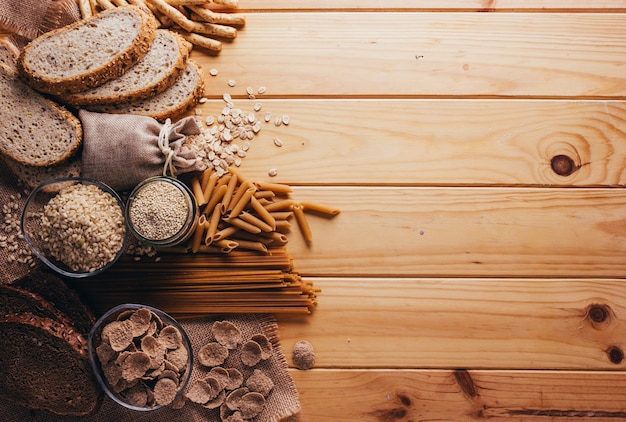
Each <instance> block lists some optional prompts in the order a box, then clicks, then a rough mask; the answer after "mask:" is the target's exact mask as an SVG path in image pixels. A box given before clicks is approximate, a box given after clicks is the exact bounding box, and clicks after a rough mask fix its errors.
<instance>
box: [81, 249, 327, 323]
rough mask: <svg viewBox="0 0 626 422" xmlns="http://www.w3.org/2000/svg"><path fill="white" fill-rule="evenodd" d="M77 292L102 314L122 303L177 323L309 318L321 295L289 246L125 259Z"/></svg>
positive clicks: (83, 283) (83, 285) (164, 253)
mask: <svg viewBox="0 0 626 422" xmlns="http://www.w3.org/2000/svg"><path fill="white" fill-rule="evenodd" d="M72 287H73V288H74V289H76V290H77V291H78V292H79V294H80V295H81V296H82V297H83V298H84V299H85V300H86V301H87V302H88V303H89V304H90V305H91V306H92V307H93V308H94V310H95V311H96V312H97V313H99V314H101V313H104V312H106V311H107V310H108V309H110V308H112V307H114V306H117V305H119V304H121V303H143V304H146V305H150V306H154V307H156V308H158V309H161V310H163V311H165V312H167V313H168V314H170V315H172V316H173V317H175V318H190V317H200V316H204V315H209V314H233V313H235V314H251V313H291V314H308V313H311V312H312V311H313V309H314V308H315V306H316V305H317V293H319V290H318V289H316V288H314V286H313V284H312V283H309V282H306V281H305V280H303V279H302V277H301V276H300V275H299V274H298V273H297V272H295V271H294V270H293V266H292V259H291V257H290V256H289V254H288V253H287V251H286V248H285V247H284V246H279V247H274V248H270V249H269V250H268V253H267V254H259V253H255V252H253V251H232V252H231V253H229V254H202V255H193V254H184V253H172V252H160V253H159V260H158V262H155V260H153V259H147V260H139V261H136V260H134V259H133V258H132V257H130V256H124V257H122V259H120V260H119V261H118V262H117V263H116V264H115V265H114V266H113V267H112V268H111V269H109V270H108V271H107V272H105V273H103V274H100V275H97V276H94V277H92V278H90V279H89V281H87V282H86V281H81V280H74V281H73V285H72Z"/></svg>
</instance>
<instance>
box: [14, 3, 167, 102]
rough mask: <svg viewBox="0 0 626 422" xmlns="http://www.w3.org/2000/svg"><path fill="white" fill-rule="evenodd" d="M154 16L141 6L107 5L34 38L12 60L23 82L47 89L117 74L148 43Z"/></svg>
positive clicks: (66, 88)
mask: <svg viewBox="0 0 626 422" xmlns="http://www.w3.org/2000/svg"><path fill="white" fill-rule="evenodd" d="M157 27H158V21H157V20H156V18H155V17H154V15H153V14H152V13H151V12H150V11H149V10H148V9H147V8H144V7H140V6H124V7H116V8H114V9H109V10H106V11H103V12H101V13H98V14H96V15H94V16H93V17H91V18H88V19H83V20H80V21H77V22H74V23H73V24H70V25H67V26H65V27H62V28H59V29H55V30H53V31H50V32H46V33H45V34H43V35H41V36H39V37H37V38H35V39H34V40H32V41H31V42H30V43H28V44H27V45H26V47H24V50H22V53H21V54H20V57H19V59H18V62H17V66H18V69H19V71H20V73H21V74H22V76H23V77H24V78H25V79H26V80H27V82H28V83H29V85H31V86H32V87H34V88H35V89H37V90H39V91H42V92H45V93H48V94H53V95H63V94H67V93H73V92H79V91H84V90H86V89H88V88H93V87H95V86H98V85H101V84H103V83H104V82H106V81H108V80H110V79H113V78H117V77H119V76H121V75H122V74H123V73H125V72H126V71H128V69H130V68H131V67H132V66H134V65H135V64H136V63H137V62H138V61H139V60H140V59H141V58H142V57H143V56H144V55H145V54H146V53H147V52H148V50H149V49H150V45H151V44H152V41H153V40H154V37H155V35H156V29H157Z"/></svg>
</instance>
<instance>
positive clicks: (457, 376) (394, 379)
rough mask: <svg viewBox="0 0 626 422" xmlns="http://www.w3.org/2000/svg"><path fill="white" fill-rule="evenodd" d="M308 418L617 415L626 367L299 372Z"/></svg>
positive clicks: (625, 413) (621, 415)
mask: <svg viewBox="0 0 626 422" xmlns="http://www.w3.org/2000/svg"><path fill="white" fill-rule="evenodd" d="M292 375H293V377H294V379H295V381H296V385H297V386H298V388H299V390H300V392H301V394H300V400H301V402H302V407H303V410H302V415H301V417H300V418H299V419H298V420H299V421H301V422H312V421H315V422H324V421H339V420H341V421H362V422H367V421H376V422H380V421H389V422H391V421H435V420H437V421H439V420H441V421H444V420H445V421H478V420H497V421H499V420H516V421H520V420H523V421H543V420H550V421H565V420H585V421H589V420H593V421H615V420H624V419H626V410H625V407H624V399H626V394H625V393H624V391H625V389H626V377H625V376H624V373H622V372H620V373H607V372H588V371H584V372H561V371H541V372H537V371H480V370H476V371H475V370H471V371H464V370H456V371H431V370H416V371H398V370H395V371H394V370H390V371H361V370H328V371H320V370H311V371H293V372H292Z"/></svg>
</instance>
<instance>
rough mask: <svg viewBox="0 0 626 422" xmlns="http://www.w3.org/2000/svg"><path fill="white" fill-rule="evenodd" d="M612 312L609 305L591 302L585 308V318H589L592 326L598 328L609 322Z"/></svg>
mask: <svg viewBox="0 0 626 422" xmlns="http://www.w3.org/2000/svg"><path fill="white" fill-rule="evenodd" d="M612 313H613V311H612V310H611V307H610V306H609V305H605V304H603V303H592V304H590V305H589V306H587V309H586V310H585V319H588V320H589V322H590V323H591V326H592V327H593V328H595V329H597V330H599V329H601V328H603V327H606V326H607V325H608V324H609V323H610V322H611V315H612Z"/></svg>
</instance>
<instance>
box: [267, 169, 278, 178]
mask: <svg viewBox="0 0 626 422" xmlns="http://www.w3.org/2000/svg"><path fill="white" fill-rule="evenodd" d="M267 175H268V176H270V177H276V176H278V169H275V168H271V169H269V171H268V172H267Z"/></svg>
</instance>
